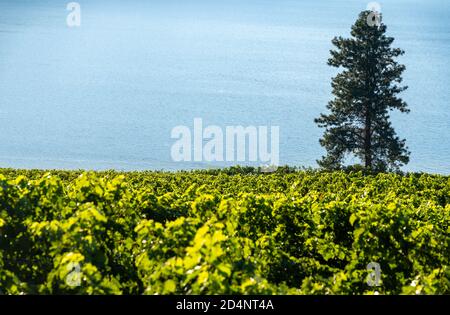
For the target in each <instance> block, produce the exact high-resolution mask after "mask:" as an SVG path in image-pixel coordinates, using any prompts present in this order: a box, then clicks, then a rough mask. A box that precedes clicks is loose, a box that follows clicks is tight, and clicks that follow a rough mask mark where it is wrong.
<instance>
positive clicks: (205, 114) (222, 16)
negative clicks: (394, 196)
mask: <svg viewBox="0 0 450 315" xmlns="http://www.w3.org/2000/svg"><path fill="white" fill-rule="evenodd" d="M67 2H69V1H56V0H54V1H48V0H47V1H43V0H41V1H33V0H28V1H25V0H14V1H13V0H11V1H7V0H0V167H21V168H69V169H74V168H88V169H108V168H116V169H123V170H132V169H171V170H172V169H182V168H192V167H210V166H218V165H220V164H212V165H211V164H207V163H201V162H198V163H175V162H173V161H172V159H171V156H170V147H171V145H172V144H173V143H174V140H173V139H171V138H170V132H171V130H172V128H173V127H175V126H177V125H187V126H192V125H193V119H194V118H195V117H201V118H203V123H204V124H205V125H219V126H223V127H225V126H227V125H244V126H246V125H256V126H258V125H278V126H280V162H281V164H291V165H303V166H316V163H315V160H316V159H317V158H319V157H320V156H321V155H322V154H323V153H324V151H323V149H322V148H321V147H320V145H319V144H318V139H319V138H320V136H321V134H322V132H323V131H322V130H320V129H319V128H317V127H316V125H315V124H314V123H313V119H314V118H315V117H317V116H318V115H319V113H320V112H321V111H324V110H325V106H326V104H327V102H328V101H329V100H330V99H331V97H332V96H331V88H330V78H331V77H332V76H333V75H334V74H335V73H336V72H335V70H334V69H332V68H330V67H328V66H327V65H326V61H327V58H328V57H329V49H330V48H331V44H330V41H331V39H332V38H333V37H334V36H335V35H343V36H348V34H349V30H350V25H351V24H353V22H354V20H355V19H356V17H357V15H358V13H359V11H361V10H363V9H365V7H366V5H367V3H368V1H356V0H350V1H348V0H347V1H337V0H335V1H333V0H324V1H319V0H316V1H294V0H277V1H275V0H273V1H269V0H226V1H225V0H221V1H215V0H208V1H206V0H205V1H199V0H197V1H188V0H169V1H168V0H164V1H162V0H161V1H156V0H155V1H136V0H134V1H118V0H115V1H106V0H102V1H99V0H85V1H81V0H80V1H78V2H79V3H80V4H81V9H82V22H81V23H82V24H81V27H80V28H76V29H71V28H68V27H67V26H66V16H67V14H68V12H67V11H66V4H67ZM380 3H381V6H382V11H383V14H384V22H385V23H386V24H387V25H388V33H389V35H392V36H394V37H395V38H396V41H395V44H396V46H399V47H401V48H403V49H404V50H406V55H405V56H404V57H402V58H401V62H402V63H404V64H405V65H406V66H407V71H406V72H405V75H404V83H405V84H406V85H408V86H409V90H408V91H406V92H405V93H403V97H404V99H405V100H406V101H407V102H408V103H409V106H410V108H411V113H410V114H409V115H397V114H394V115H393V120H394V126H396V129H397V132H398V134H399V135H400V136H401V137H405V138H407V143H408V145H409V148H410V151H411V152H412V154H411V162H410V164H409V165H408V166H407V167H405V168H404V169H405V170H414V171H427V172H436V173H444V174H449V173H450V139H449V130H450V111H449V108H450V106H449V98H450V92H449V78H450V66H449V64H450V54H449V52H450V19H449V16H450V3H449V2H448V1H446V0H431V1H430V0H427V1H425V0H423V1H417V0H416V1H414V0H413V1H411V0H390V1H380Z"/></svg>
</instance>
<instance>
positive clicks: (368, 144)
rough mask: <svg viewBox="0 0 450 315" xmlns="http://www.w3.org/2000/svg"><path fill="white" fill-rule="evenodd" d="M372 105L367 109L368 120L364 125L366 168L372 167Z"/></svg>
mask: <svg viewBox="0 0 450 315" xmlns="http://www.w3.org/2000/svg"><path fill="white" fill-rule="evenodd" d="M370 112H371V110H370V107H369V105H368V106H367V109H366V121H365V126H364V161H365V168H366V169H369V170H371V169H372V120H371V117H370V114H371V113H370Z"/></svg>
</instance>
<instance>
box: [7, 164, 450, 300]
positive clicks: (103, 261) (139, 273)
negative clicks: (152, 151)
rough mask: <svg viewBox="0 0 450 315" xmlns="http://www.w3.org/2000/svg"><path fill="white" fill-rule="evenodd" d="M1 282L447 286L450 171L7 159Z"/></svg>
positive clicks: (75, 287) (313, 288)
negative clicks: (267, 169)
mask: <svg viewBox="0 0 450 315" xmlns="http://www.w3.org/2000/svg"><path fill="white" fill-rule="evenodd" d="M370 264H371V265H376V266H379V270H378V271H377V272H375V271H374V270H373V269H370V268H369V269H368V268H367V266H368V265H370ZM374 273H375V274H374ZM0 294H450V177H449V176H440V175H428V174H406V175H399V174H377V175H364V174H362V173H361V172H356V171H355V172H319V171H289V170H284V171H283V170H281V171H279V172H277V173H273V174H260V173H257V172H256V171H251V170H246V169H235V170H234V171H233V170H230V169H229V170H224V171H195V172H178V173H164V172H130V173H120V172H112V171H109V172H77V171H52V172H44V171H25V170H23V171H19V170H11V169H3V170H0Z"/></svg>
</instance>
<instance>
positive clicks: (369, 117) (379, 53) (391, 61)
mask: <svg viewBox="0 0 450 315" xmlns="http://www.w3.org/2000/svg"><path fill="white" fill-rule="evenodd" d="M370 13H371V12H370V11H363V12H361V14H360V15H359V18H358V20H357V21H356V23H355V24H354V25H353V26H352V31H351V38H348V39H346V38H342V37H335V38H334V39H333V41H332V43H333V45H334V46H336V49H335V50H332V51H331V58H330V59H329V60H328V64H329V65H330V66H333V67H336V68H343V71H342V72H341V73H339V74H338V75H337V76H336V77H334V78H333V80H332V88H333V94H334V96H335V98H334V99H333V100H332V101H330V102H329V104H328V105H327V108H328V110H329V111H330V113H329V114H321V116H320V118H318V119H316V120H315V122H316V123H317V124H318V125H319V127H321V128H326V130H325V133H324V136H323V138H322V139H320V144H321V145H322V146H323V147H325V149H326V150H327V155H326V156H324V157H322V159H321V160H320V161H318V163H319V165H320V166H321V167H323V168H326V169H339V168H341V167H342V164H343V163H344V159H345V157H346V156H348V155H349V154H350V155H353V156H356V157H357V158H359V159H360V160H361V163H362V164H363V165H364V168H365V169H366V170H369V171H389V170H398V169H399V168H400V167H401V166H402V165H404V164H407V163H408V162H409V151H408V150H407V147H406V145H405V140H404V139H403V140H402V139H399V137H398V136H397V135H396V133H395V130H394V128H393V127H392V125H391V122H390V121H389V118H390V117H389V114H390V111H392V110H394V109H396V110H400V111H401V112H403V113H407V112H409V109H408V108H407V104H406V103H405V102H404V101H403V100H402V99H400V98H399V97H398V94H399V93H400V92H402V91H404V90H405V89H406V88H407V87H406V86H400V83H401V82H402V77H401V75H402V72H403V71H404V70H405V66H404V65H400V64H398V63H397V62H396V61H395V58H396V57H398V56H400V55H403V54H404V51H403V50H401V49H398V48H391V44H392V42H393V41H394V38H392V37H387V36H386V35H385V33H386V25H384V24H383V23H378V25H373V24H372V26H371V25H370V24H371V23H368V15H369V14H370ZM380 21H381V16H380Z"/></svg>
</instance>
